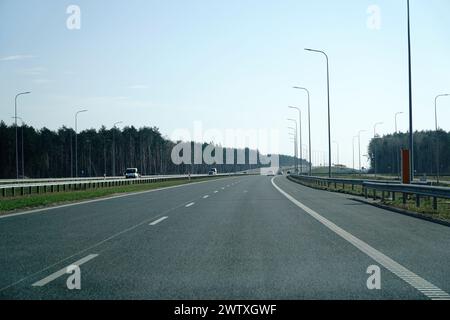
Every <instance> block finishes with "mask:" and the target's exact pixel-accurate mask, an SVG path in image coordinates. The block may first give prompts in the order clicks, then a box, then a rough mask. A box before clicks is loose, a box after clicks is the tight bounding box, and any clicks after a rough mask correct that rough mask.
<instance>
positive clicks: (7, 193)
mask: <svg viewBox="0 0 450 320" xmlns="http://www.w3.org/2000/svg"><path fill="white" fill-rule="evenodd" d="M235 175H242V174H235V173H230V174H228V173H223V174H218V175H214V176H209V175H207V174H205V175H191V176H188V175H177V176H165V177H149V178H138V179H124V178H122V179H113V180H104V179H103V180H101V179H98V180H92V179H91V180H88V181H83V180H76V181H63V182H49V183H33V184H21V185H2V186H0V198H1V197H3V198H5V197H16V196H25V195H32V194H45V193H55V192H66V191H80V190H88V189H98V188H108V187H118V186H125V185H132V184H148V183H156V182H164V181H169V180H187V179H190V180H195V179H199V178H206V177H226V176H235Z"/></svg>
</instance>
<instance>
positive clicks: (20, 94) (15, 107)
mask: <svg viewBox="0 0 450 320" xmlns="http://www.w3.org/2000/svg"><path fill="white" fill-rule="evenodd" d="M30 93H31V92H30V91H26V92H21V93H18V94H16V97H15V98H14V121H15V126H16V179H19V147H18V143H17V139H18V138H17V98H18V97H20V96H22V95H25V94H30Z"/></svg>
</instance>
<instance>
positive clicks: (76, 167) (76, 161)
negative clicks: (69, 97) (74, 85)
mask: <svg viewBox="0 0 450 320" xmlns="http://www.w3.org/2000/svg"><path fill="white" fill-rule="evenodd" d="M83 112H87V110H80V111H77V112H76V113H75V177H76V178H78V138H77V136H78V114H80V113H83Z"/></svg>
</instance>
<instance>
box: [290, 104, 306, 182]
mask: <svg viewBox="0 0 450 320" xmlns="http://www.w3.org/2000/svg"><path fill="white" fill-rule="evenodd" d="M289 108H291V109H295V110H297V111H298V122H299V124H300V125H299V136H300V174H303V164H302V162H303V150H302V111H301V110H300V108H297V107H292V106H289Z"/></svg>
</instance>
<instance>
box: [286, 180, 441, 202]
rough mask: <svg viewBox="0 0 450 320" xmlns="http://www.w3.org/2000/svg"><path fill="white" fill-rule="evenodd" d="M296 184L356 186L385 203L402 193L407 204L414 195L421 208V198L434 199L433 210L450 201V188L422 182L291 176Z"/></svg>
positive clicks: (353, 187)
mask: <svg viewBox="0 0 450 320" xmlns="http://www.w3.org/2000/svg"><path fill="white" fill-rule="evenodd" d="M288 178H289V179H290V180H293V181H294V182H296V181H297V182H299V181H300V182H309V183H313V184H315V185H316V186H318V187H327V188H329V187H330V185H332V184H333V185H334V188H335V189H337V187H338V184H340V185H342V189H345V186H346V185H350V186H351V188H352V190H354V189H355V186H360V187H361V188H362V193H363V195H364V196H365V197H366V199H367V198H368V197H369V190H372V191H373V193H372V197H373V198H374V199H378V196H377V191H381V200H382V201H384V200H385V199H386V197H390V198H391V199H392V201H395V199H396V194H397V193H401V194H402V199H403V204H406V202H407V200H408V196H409V195H414V196H415V199H416V206H417V207H420V201H421V198H424V197H428V198H433V209H434V210H437V209H438V201H437V200H438V199H450V188H445V187H432V186H429V185H427V184H424V183H421V182H414V183H413V184H403V183H400V182H399V181H381V180H363V179H339V178H321V177H311V176H300V175H290V176H289V177H288Z"/></svg>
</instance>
